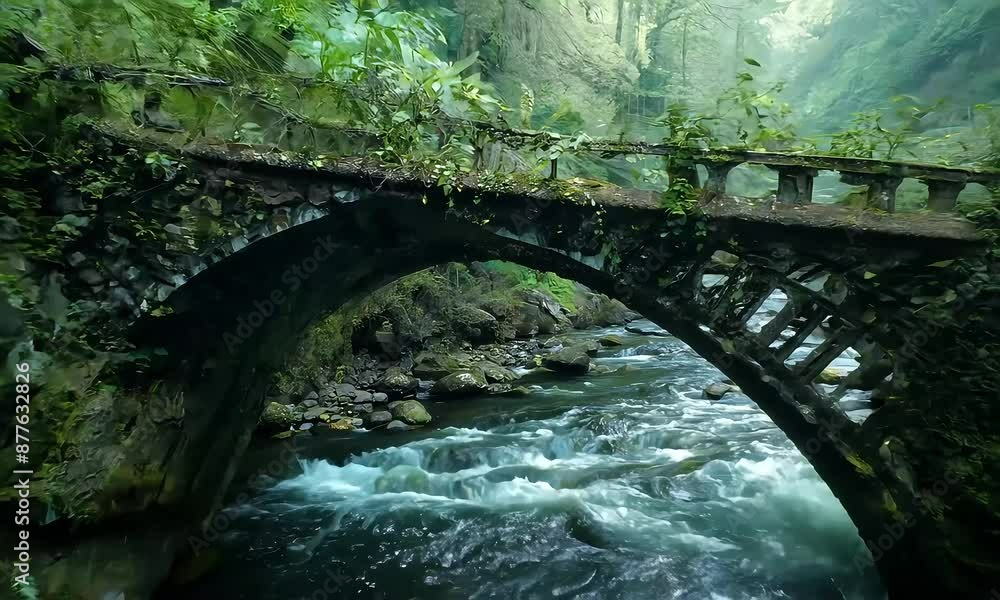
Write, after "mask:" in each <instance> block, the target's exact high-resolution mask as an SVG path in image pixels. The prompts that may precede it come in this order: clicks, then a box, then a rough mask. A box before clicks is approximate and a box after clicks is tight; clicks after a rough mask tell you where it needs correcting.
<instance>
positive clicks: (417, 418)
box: [392, 400, 431, 425]
mask: <svg viewBox="0 0 1000 600" xmlns="http://www.w3.org/2000/svg"><path fill="white" fill-rule="evenodd" d="M392 416H393V417H395V418H397V419H399V420H400V421H403V422H404V423H406V424H408V425H426V424H427V423H430V422H431V415H430V413H428V412H427V409H426V408H424V405H423V404H421V403H419V402H417V401H416V400H406V401H404V402H400V403H399V404H398V405H396V406H394V407H392Z"/></svg>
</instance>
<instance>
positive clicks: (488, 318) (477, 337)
mask: <svg viewBox="0 0 1000 600" xmlns="http://www.w3.org/2000/svg"><path fill="white" fill-rule="evenodd" d="M447 317H448V319H449V320H450V321H451V322H452V323H453V329H454V330H455V333H456V334H458V336H459V338H461V339H463V340H466V341H469V342H472V343H473V344H489V343H492V342H496V341H498V340H500V338H501V335H500V323H499V322H498V321H497V319H496V317H494V316H493V315H491V314H490V313H488V312H486V311H485V310H482V309H481V308H476V307H474V306H469V305H461V306H458V307H456V308H454V309H452V310H451V311H449V312H448V314H447Z"/></svg>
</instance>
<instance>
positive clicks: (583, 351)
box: [542, 346, 590, 375]
mask: <svg viewBox="0 0 1000 600" xmlns="http://www.w3.org/2000/svg"><path fill="white" fill-rule="evenodd" d="M542 366H543V367H545V368H546V369H549V370H550V371H555V372H557V373H566V374H568V375H584V374H586V373H587V372H588V371H590V355H588V354H587V348H583V347H580V346H573V347H570V348H563V349H562V350H560V351H558V352H553V353H552V354H547V355H545V356H543V357H542Z"/></svg>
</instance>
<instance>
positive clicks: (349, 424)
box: [327, 418, 354, 431]
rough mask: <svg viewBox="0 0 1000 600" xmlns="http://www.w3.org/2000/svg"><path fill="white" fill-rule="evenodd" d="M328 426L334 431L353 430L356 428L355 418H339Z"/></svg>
mask: <svg viewBox="0 0 1000 600" xmlns="http://www.w3.org/2000/svg"><path fill="white" fill-rule="evenodd" d="M327 427H329V428H330V429H331V430H333V431H351V430H353V429H354V419H346V418H345V419H338V420H336V421H332V422H330V423H329V424H328V425H327Z"/></svg>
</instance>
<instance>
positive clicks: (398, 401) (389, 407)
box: [386, 400, 403, 410]
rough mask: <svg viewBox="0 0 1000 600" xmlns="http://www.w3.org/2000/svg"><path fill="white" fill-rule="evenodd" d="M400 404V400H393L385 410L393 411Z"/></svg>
mask: <svg viewBox="0 0 1000 600" xmlns="http://www.w3.org/2000/svg"><path fill="white" fill-rule="evenodd" d="M402 403H403V401H402V400H393V401H392V402H390V403H389V404H388V405H387V406H386V408H388V409H389V410H393V409H395V408H396V407H397V406H399V405H400V404H402Z"/></svg>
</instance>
